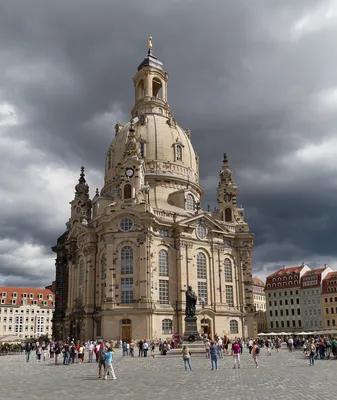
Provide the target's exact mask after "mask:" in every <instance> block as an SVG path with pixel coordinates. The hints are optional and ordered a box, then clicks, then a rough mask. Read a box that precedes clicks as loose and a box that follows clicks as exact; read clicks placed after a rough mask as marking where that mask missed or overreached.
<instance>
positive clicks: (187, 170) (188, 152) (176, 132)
mask: <svg viewBox="0 0 337 400" xmlns="http://www.w3.org/2000/svg"><path fill="white" fill-rule="evenodd" d="M141 119H142V120H141V122H140V121H139V118H138V117H135V118H134V119H133V123H134V126H135V136H136V139H137V141H138V143H139V146H140V148H141V153H142V158H143V159H144V162H145V178H146V179H147V180H149V179H151V175H164V176H170V177H176V178H178V179H180V180H188V181H189V182H191V183H194V184H196V185H199V168H198V158H197V156H196V154H195V152H194V149H193V146H192V143H191V141H190V138H189V130H186V131H185V130H184V129H182V128H181V127H180V126H178V125H177V124H176V122H175V120H174V118H172V117H171V118H170V117H166V116H163V115H160V114H155V113H152V114H145V115H142V117H141ZM129 128H130V122H128V123H127V124H126V125H124V127H123V128H122V129H121V130H120V131H119V132H118V133H117V134H116V136H115V138H114V140H113V141H112V143H111V145H110V148H109V151H108V155H107V163H106V176H105V181H106V182H108V181H111V179H113V178H114V175H115V174H116V169H117V168H118V166H119V165H120V164H121V163H122V162H123V158H124V150H125V144H126V142H127V138H128V134H129ZM178 147H179V148H178ZM180 151H181V157H180V154H178V157H177V152H180Z"/></svg>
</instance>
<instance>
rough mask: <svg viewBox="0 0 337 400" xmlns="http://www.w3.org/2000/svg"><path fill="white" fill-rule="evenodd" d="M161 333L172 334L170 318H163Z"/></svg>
mask: <svg viewBox="0 0 337 400" xmlns="http://www.w3.org/2000/svg"><path fill="white" fill-rule="evenodd" d="M161 329H162V333H164V334H172V320H171V319H168V318H166V319H163V320H162V323H161Z"/></svg>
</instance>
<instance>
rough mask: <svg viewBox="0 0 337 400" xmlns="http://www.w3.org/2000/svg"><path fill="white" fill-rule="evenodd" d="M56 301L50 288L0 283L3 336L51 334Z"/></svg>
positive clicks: (1, 331)
mask: <svg viewBox="0 0 337 400" xmlns="http://www.w3.org/2000/svg"><path fill="white" fill-rule="evenodd" d="M54 305H55V298H54V293H53V292H52V291H51V290H49V289H36V288H19V287H11V286H0V336H5V335H15V336H19V337H20V338H22V339H27V338H39V337H40V336H43V335H48V336H49V337H52V319H53V313H54Z"/></svg>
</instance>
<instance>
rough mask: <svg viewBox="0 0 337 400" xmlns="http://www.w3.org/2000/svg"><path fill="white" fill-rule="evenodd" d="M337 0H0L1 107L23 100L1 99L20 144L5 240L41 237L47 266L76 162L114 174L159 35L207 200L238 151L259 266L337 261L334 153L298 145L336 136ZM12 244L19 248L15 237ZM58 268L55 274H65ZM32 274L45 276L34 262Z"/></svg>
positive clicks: (6, 188) (9, 138)
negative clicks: (136, 80) (138, 81)
mask: <svg viewBox="0 0 337 400" xmlns="http://www.w3.org/2000/svg"><path fill="white" fill-rule="evenodd" d="M331 4H332V3H331V2H329V1H326V2H323V1H321V2H320V3H319V4H318V3H317V1H314V0H312V1H311V0H305V1H304V0H303V1H300V0H297V1H282V2H279V1H274V0H273V1H264V2H263V1H249V0H247V1H220V0H219V1H209V2H207V3H205V2H202V1H197V0H195V1H192V0H189V1H185V2H178V1H173V0H172V1H158V0H156V1H155V0H146V1H141V2H134V1H130V2H127V1H95V2H92V1H79V0H78V1H75V0H73V1H72V2H69V1H60V0H59V1H57V2H55V1H46V0H44V1H42V0H41V1H36V0H29V1H15V0H14V1H12V2H1V3H0V71H2V73H1V74H0V104H1V103H8V104H11V105H13V106H14V107H15V109H16V110H17V113H18V116H17V118H19V120H20V119H21V123H19V124H17V125H13V126H8V124H4V123H3V124H1V108H0V139H2V140H3V143H7V144H6V146H9V144H8V143H9V142H11V143H12V146H11V150H13V151H14V152H15V155H14V156H13V154H11V152H10V151H9V147H8V151H6V153H5V154H1V161H0V167H1V169H2V171H6V174H2V176H0V186H1V187H2V189H0V198H1V199H3V200H4V202H6V204H8V208H7V211H6V210H5V209H2V210H1V211H0V217H1V218H0V221H1V224H0V227H1V234H0V240H1V239H2V240H4V238H7V239H9V240H11V241H15V242H16V246H17V247H16V248H17V250H16V251H19V249H20V246H22V245H23V244H24V243H30V244H32V245H34V246H40V250H39V251H40V253H39V255H38V256H37V255H35V256H36V257H37V258H38V259H39V260H40V262H42V261H41V260H44V257H45V256H46V251H47V249H48V246H51V245H53V244H54V242H55V239H56V237H57V236H58V234H61V233H62V230H63V227H64V225H63V223H64V222H65V221H66V220H67V218H68V216H69V215H68V211H67V207H68V203H67V202H68V201H70V200H71V198H72V196H73V189H72V186H71V184H70V179H68V180H67V182H66V184H63V189H62V180H64V179H65V178H66V175H67V174H66V171H69V172H70V171H71V173H72V174H73V175H72V177H73V178H72V179H73V180H74V181H73V185H74V184H76V179H77V178H76V175H77V173H78V172H77V171H78V169H79V166H80V165H81V164H85V165H86V167H87V169H86V171H87V172H88V173H89V176H88V180H89V183H91V185H92V187H91V189H94V186H96V185H101V184H102V172H103V171H102V170H103V165H104V157H105V152H106V150H107V148H108V146H109V143H110V141H111V140H112V137H113V126H114V123H115V121H116V120H119V121H120V122H125V121H126V120H128V118H129V113H130V110H131V108H132V105H133V84H132V80H131V78H132V76H133V75H134V74H135V72H136V67H137V65H138V64H139V63H140V61H141V60H142V59H143V57H144V55H145V53H146V46H147V37H148V36H149V35H152V36H153V43H154V52H155V54H156V55H157V56H158V57H159V58H160V59H161V60H162V61H163V62H164V65H165V68H166V70H167V71H168V73H169V77H170V79H169V91H168V95H169V102H170V105H171V108H172V110H173V112H174V113H175V115H176V117H177V119H178V121H179V123H180V124H181V125H182V126H183V127H185V128H187V127H188V128H190V129H191V130H192V140H193V143H194V146H195V149H196V151H197V152H198V153H199V155H200V160H201V164H200V168H201V171H200V172H201V180H202V184H203V186H204V189H205V194H204V200H203V202H204V204H205V205H206V204H211V205H214V204H216V198H215V194H216V185H217V179H218V172H219V169H220V168H221V160H222V153H223V152H224V151H225V152H227V153H228V156H229V159H230V162H231V166H232V169H233V171H234V176H235V178H236V180H237V183H238V185H239V190H240V198H239V202H241V203H242V204H243V206H245V208H246V219H247V220H248V222H250V225H251V229H252V231H253V232H255V233H256V249H255V255H254V267H255V269H256V271H258V270H265V269H266V268H271V267H270V266H269V265H268V266H266V265H267V264H268V263H275V264H277V263H292V262H295V263H297V262H299V260H301V259H302V258H306V259H307V260H308V259H310V261H311V262H312V263H315V262H317V263H318V264H319V263H321V264H322V263H324V261H325V260H326V259H329V260H331V262H335V260H334V257H335V256H336V254H335V253H336V251H335V248H334V244H333V239H332V238H333V236H334V226H336V222H337V215H336V212H335V210H334V198H335V196H336V194H337V189H336V186H337V185H336V182H335V178H334V176H335V173H336V171H335V170H334V168H327V167H326V164H327V163H329V162H330V161H328V160H327V161H326V162H325V160H324V158H323V159H318V160H317V159H315V160H316V162H308V158H309V160H310V156H309V157H307V158H305V159H303V157H302V158H301V157H300V155H299V153H298V152H299V150H300V149H305V148H307V147H308V146H309V145H311V144H312V145H319V144H320V143H321V141H322V140H323V139H325V140H332V139H334V138H335V137H336V132H335V128H334V127H335V126H336V123H337V117H336V115H337V114H336V112H335V108H336V106H337V102H336V101H335V104H334V105H335V108H334V107H332V108H329V107H327V106H326V103H324V99H325V100H326V99H327V98H329V96H327V95H326V94H324V93H326V91H329V90H330V89H333V88H335V87H337V80H336V78H335V71H336V65H337V48H336V46H335V40H334V38H335V35H336V29H335V28H334V26H336V25H333V24H331V23H330V24H329V23H328V21H327V20H326V19H324V13H325V12H326V11H327V10H328V9H329V7H332V5H331ZM324 7H325V8H324ZM322 10H323V11H322ZM304 17H306V18H307V19H306V20H307V21H308V20H309V23H308V25H305V21H306V20H305V19H303V18H304ZM310 18H311V19H310ZM301 19H302V23H299V21H301ZM303 21H304V22H303ZM301 24H302V25H301ZM322 93H323V94H322ZM332 97H333V96H332ZM5 140H6V142H5ZM18 144H20V145H18ZM0 145H1V143H0ZM0 152H1V149H0ZM22 154H24V155H22ZM48 165H50V167H51V169H53V168H55V165H57V166H58V167H59V168H60V170H59V175H57V174H55V176H54V178H53V179H54V181H52V180H51V179H50V180H49V179H48V178H46V179H47V181H48V183H49V186H48V189H45V188H44V185H43V184H42V182H39V179H41V177H39V178H38V179H37V178H36V179H34V176H35V175H34V174H35V173H36V172H35V170H36V171H37V170H38V168H39V166H40V167H41V168H43V169H44V170H45V169H46V166H48ZM31 166H34V168H35V169H34V168H33V169H32V168H31ZM47 172H48V173H49V174H51V172H50V170H48V171H47ZM44 174H46V171H44ZM90 174H91V175H90ZM48 176H49V175H48ZM57 176H58V178H57ZM42 177H43V174H42ZM89 178H91V180H90V179H89ZM57 179H59V180H61V182H56V181H57ZM1 184H2V185H1ZM32 190H33V191H35V192H36V193H35V196H36V197H34V196H32V195H31V192H32ZM58 193H59V195H62V197H61V198H58ZM28 195H29V196H28ZM27 199H28V200H27ZM61 200H62V202H64V206H63V207H62V209H61V208H57V209H56V207H57V206H58V207H60V206H59V204H58V203H60V202H61ZM46 221H47V222H46ZM11 243H12V242H11ZM11 245H12V244H11ZM1 251H2V254H3V255H4V256H6V254H7V253H6V248H5V246H3V247H1ZM8 252H9V250H8ZM305 256H306V257H305ZM6 260H7V259H6V257H3V258H2V259H1V258H0V275H3V276H7V275H10V273H9V270H8V268H10V269H11V271H12V273H11V275H12V277H11V278H10V280H8V282H14V283H15V282H17V283H20V282H21V281H20V280H19V277H20V276H22V269H21V267H20V266H19V265H18V260H21V261H22V260H24V256H22V255H20V257H18V258H16V259H15V260H17V261H13V260H12V261H11V263H9V261H8V260H7V261H6ZM15 262H16V264H15ZM50 265H51V264H50ZM265 266H266V267H265ZM1 268H2V269H1ZM48 268H49V270H50V273H49V275H48V277H46V278H45V282H46V283H47V280H48V279H51V278H52V275H53V271H52V267H48ZM1 271H2V272H1ZM13 271H14V272H13ZM25 271H26V272H25V274H26V275H29V276H31V277H32V279H34V277H35V273H34V271H33V270H32V269H29V268H28V269H27V268H26V269H25ZM43 273H44V274H46V272H45V271H44V272H43ZM40 282H43V279H42V280H40Z"/></svg>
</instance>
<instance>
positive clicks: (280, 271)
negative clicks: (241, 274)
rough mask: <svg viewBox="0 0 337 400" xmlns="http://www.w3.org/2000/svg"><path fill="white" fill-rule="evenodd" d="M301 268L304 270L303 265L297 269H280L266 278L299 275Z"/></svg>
mask: <svg viewBox="0 0 337 400" xmlns="http://www.w3.org/2000/svg"><path fill="white" fill-rule="evenodd" d="M302 268H304V265H300V266H298V267H291V268H280V269H279V270H278V271H276V272H274V273H273V274H271V275H269V276H268V277H267V278H272V277H273V276H275V275H278V276H282V275H285V274H287V275H288V274H292V273H294V272H295V273H297V274H298V273H299V272H301V270H302Z"/></svg>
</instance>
